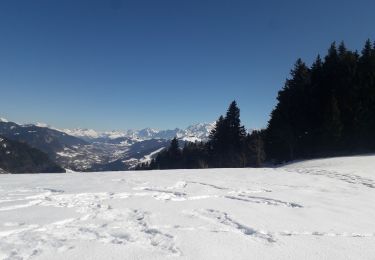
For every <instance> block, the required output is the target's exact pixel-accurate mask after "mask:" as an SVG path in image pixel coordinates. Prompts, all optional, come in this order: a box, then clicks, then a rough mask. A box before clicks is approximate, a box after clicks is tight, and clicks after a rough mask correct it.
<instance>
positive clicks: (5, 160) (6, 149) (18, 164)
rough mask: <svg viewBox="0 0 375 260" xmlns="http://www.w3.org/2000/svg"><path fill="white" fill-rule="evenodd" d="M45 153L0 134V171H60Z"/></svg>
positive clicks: (62, 170) (61, 170)
mask: <svg viewBox="0 0 375 260" xmlns="http://www.w3.org/2000/svg"><path fill="white" fill-rule="evenodd" d="M62 172H65V170H64V169H63V168H61V167H60V166H58V165H57V164H56V163H54V162H52V161H51V159H50V158H49V157H48V155H47V154H45V153H43V152H42V151H40V150H38V149H35V148H32V147H30V146H29V145H27V144H25V143H20V142H17V141H11V140H8V139H7V138H5V137H3V136H0V173H62Z"/></svg>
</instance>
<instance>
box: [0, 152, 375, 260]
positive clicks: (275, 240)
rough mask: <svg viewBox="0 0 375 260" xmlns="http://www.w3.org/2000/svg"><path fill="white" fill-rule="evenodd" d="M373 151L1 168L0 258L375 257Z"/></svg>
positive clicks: (374, 161)
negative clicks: (242, 161) (165, 164)
mask: <svg viewBox="0 0 375 260" xmlns="http://www.w3.org/2000/svg"><path fill="white" fill-rule="evenodd" d="M374 245H375V156H361V157H346V158H333V159H325V160H313V161H307V162H300V163H295V164H290V165H287V166H284V167H281V168H263V169H210V170H175V171H150V172H110V173H108V172H106V173H82V174H79V173H72V174H49V175H48V174H41V175H0V259H80V260H83V259H165V258H178V257H180V258H183V259H375V246H374Z"/></svg>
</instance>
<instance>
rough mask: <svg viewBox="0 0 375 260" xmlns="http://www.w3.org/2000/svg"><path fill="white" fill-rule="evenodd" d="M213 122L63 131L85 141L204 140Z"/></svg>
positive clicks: (213, 124)
mask: <svg viewBox="0 0 375 260" xmlns="http://www.w3.org/2000/svg"><path fill="white" fill-rule="evenodd" d="M214 126H215V123H198V124H194V125H191V126H188V127H187V128H185V129H180V128H175V129H167V130H157V129H153V128H144V129H140V130H126V131H110V132H98V131H95V130H93V129H82V128H75V129H64V130H62V131H63V132H65V133H67V134H69V135H71V136H75V137H78V138H81V139H83V140H86V141H95V140H96V139H117V138H124V137H126V138H129V139H133V140H138V141H144V140H150V139H167V140H170V139H173V138H174V137H177V138H178V139H180V140H183V141H190V142H196V141H197V142H200V141H206V140H207V139H208V137H209V134H210V132H211V130H212V129H213V127H214Z"/></svg>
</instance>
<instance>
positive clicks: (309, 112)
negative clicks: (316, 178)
mask: <svg viewBox="0 0 375 260" xmlns="http://www.w3.org/2000/svg"><path fill="white" fill-rule="evenodd" d="M374 151H375V43H374V44H372V43H371V41H370V40H367V41H366V43H365V45H364V47H363V49H362V51H361V52H360V53H359V52H357V51H351V50H348V49H347V48H346V46H345V44H344V43H343V42H341V43H340V44H339V45H338V46H337V45H336V43H332V44H331V46H330V48H329V49H328V53H327V54H326V56H325V57H324V58H323V59H322V58H321V57H320V56H319V55H318V56H317V57H316V59H315V61H314V62H313V64H312V65H311V66H308V65H306V63H305V62H303V61H302V60H301V59H298V60H297V62H296V63H295V65H294V68H293V69H292V71H291V76H290V78H289V79H287V80H286V82H285V85H284V87H283V88H282V89H281V90H280V91H279V93H278V96H277V105H276V107H275V108H274V110H273V111H272V113H271V116H270V120H269V122H268V125H267V128H266V129H262V130H259V131H253V132H251V133H247V132H246V130H245V128H244V126H242V125H241V121H240V110H239V108H238V106H237V104H236V102H235V101H233V102H232V103H231V104H230V106H229V108H228V110H227V113H226V115H225V116H220V117H219V119H218V120H217V121H216V125H215V128H214V129H213V130H212V132H211V134H210V136H209V140H208V141H207V142H205V143H202V142H201V143H187V144H185V145H184V147H182V148H180V147H179V143H178V140H177V139H176V138H175V139H173V140H172V142H171V146H170V147H169V148H168V149H165V150H164V151H162V152H161V153H159V154H158V155H157V157H156V158H155V159H153V160H152V161H151V162H150V163H148V164H143V165H140V166H138V169H177V168H187V169H188V168H213V167H259V166H261V165H262V164H263V163H264V162H270V163H271V162H272V163H281V162H286V161H291V160H295V159H307V158H316V157H326V156H337V155H349V154H358V153H367V152H374Z"/></svg>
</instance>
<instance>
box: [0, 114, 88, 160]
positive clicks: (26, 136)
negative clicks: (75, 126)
mask: <svg viewBox="0 0 375 260" xmlns="http://www.w3.org/2000/svg"><path fill="white" fill-rule="evenodd" d="M0 135H2V136H4V137H6V138H8V139H10V140H15V141H18V142H22V143H27V144H28V145H30V146H31V147H34V148H37V149H39V150H41V151H43V152H45V153H47V154H49V155H50V156H51V158H52V159H53V158H54V156H53V155H54V154H55V153H56V152H59V151H61V150H63V149H64V148H65V147H71V146H75V145H85V144H87V142H86V141H84V140H81V139H79V138H77V137H74V136H70V135H68V134H66V133H63V132H60V131H57V130H55V129H51V128H48V127H40V126H36V125H31V124H30V125H18V124H16V123H13V122H8V121H4V120H2V121H0Z"/></svg>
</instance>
